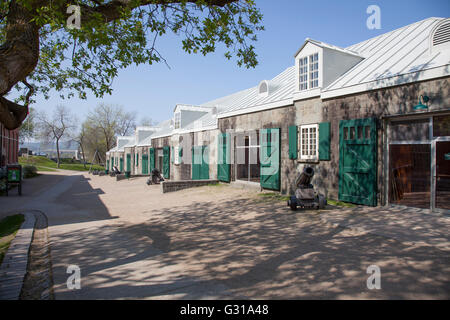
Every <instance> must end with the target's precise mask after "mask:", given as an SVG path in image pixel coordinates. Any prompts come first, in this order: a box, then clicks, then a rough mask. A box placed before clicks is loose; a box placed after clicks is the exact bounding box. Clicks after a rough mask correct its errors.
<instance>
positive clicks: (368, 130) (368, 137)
mask: <svg viewBox="0 0 450 320" xmlns="http://www.w3.org/2000/svg"><path fill="white" fill-rule="evenodd" d="M364 130H365V131H366V132H365V134H364V137H365V138H366V139H370V126H365V127H364Z"/></svg>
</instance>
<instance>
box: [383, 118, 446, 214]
mask: <svg viewBox="0 0 450 320" xmlns="http://www.w3.org/2000/svg"><path fill="white" fill-rule="evenodd" d="M387 139H388V148H389V150H388V158H389V161H388V166H387V169H388V173H387V176H388V177H389V178H388V179H389V182H388V187H387V191H388V202H389V203H390V204H396V205H404V206H408V207H413V208H423V209H430V210H432V211H450V115H448V114H446V115H435V116H427V117H421V118H417V117H416V118H403V119H401V120H391V121H390V122H389V126H388V136H387Z"/></svg>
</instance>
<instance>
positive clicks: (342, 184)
mask: <svg viewBox="0 0 450 320" xmlns="http://www.w3.org/2000/svg"><path fill="white" fill-rule="evenodd" d="M376 160H377V125H376V119H354V120H341V122H340V124H339V200H342V201H346V202H351V203H356V204H363V205H368V206H376V205H377V165H376Z"/></svg>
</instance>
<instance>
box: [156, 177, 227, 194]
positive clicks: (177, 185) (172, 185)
mask: <svg viewBox="0 0 450 320" xmlns="http://www.w3.org/2000/svg"><path fill="white" fill-rule="evenodd" d="M216 183H219V181H218V180H214V179H212V180H181V181H163V182H161V192H162V193H168V192H175V191H179V190H183V189H189V188H194V187H201V186H206V185H209V184H216Z"/></svg>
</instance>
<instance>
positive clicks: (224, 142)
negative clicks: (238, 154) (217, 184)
mask: <svg viewBox="0 0 450 320" xmlns="http://www.w3.org/2000/svg"><path fill="white" fill-rule="evenodd" d="M218 140H219V146H218V152H217V155H218V161H217V179H218V180H219V181H224V182H230V180H231V179H230V178H231V174H230V167H231V164H230V162H231V161H230V135H228V134H226V133H221V134H219V137H218Z"/></svg>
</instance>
